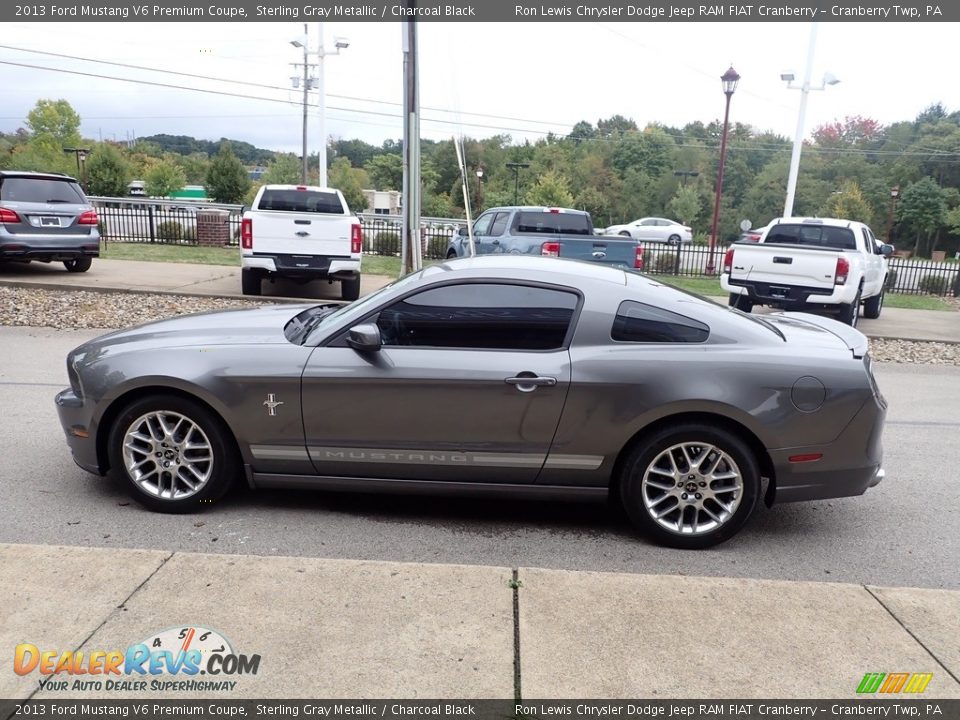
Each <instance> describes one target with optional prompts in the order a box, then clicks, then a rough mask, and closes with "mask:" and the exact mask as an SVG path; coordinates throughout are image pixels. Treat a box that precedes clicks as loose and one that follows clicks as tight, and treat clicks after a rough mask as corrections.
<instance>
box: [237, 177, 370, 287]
mask: <svg viewBox="0 0 960 720" xmlns="http://www.w3.org/2000/svg"><path fill="white" fill-rule="evenodd" d="M240 248H241V256H240V259H241V265H242V268H243V269H242V270H241V272H240V286H241V290H242V291H243V294H244V295H259V294H260V292H261V290H262V282H263V280H271V281H273V280H275V279H276V278H281V277H283V278H290V279H293V280H297V281H300V282H309V281H311V280H329V281H330V282H334V281H339V282H340V296H341V297H342V298H343V299H344V300H356V299H357V298H358V297H360V260H361V256H362V253H363V228H362V226H361V225H360V218H358V217H357V216H356V215H354V214H353V213H352V212H350V208H348V207H347V201H346V200H345V199H344V197H343V193H341V192H340V191H339V190H336V189H334V188H321V187H313V186H308V185H264V186H263V187H261V188H260V190H259V191H257V196H256V197H255V198H254V200H253V205H252V206H251V208H250V209H249V210H247V211H246V212H245V213H244V214H243V220H242V221H241V225H240Z"/></svg>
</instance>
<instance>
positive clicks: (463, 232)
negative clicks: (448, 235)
mask: <svg viewBox="0 0 960 720" xmlns="http://www.w3.org/2000/svg"><path fill="white" fill-rule="evenodd" d="M469 234H470V233H469V232H468V231H467V228H465V227H462V228H458V229H457V235H459V236H460V237H467V236H468V235H469Z"/></svg>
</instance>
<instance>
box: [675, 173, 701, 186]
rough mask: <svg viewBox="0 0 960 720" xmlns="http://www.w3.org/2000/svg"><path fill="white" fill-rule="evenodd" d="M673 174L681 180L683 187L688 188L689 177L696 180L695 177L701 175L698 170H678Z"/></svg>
mask: <svg viewBox="0 0 960 720" xmlns="http://www.w3.org/2000/svg"><path fill="white" fill-rule="evenodd" d="M673 174H674V175H675V176H676V177H678V178H680V184H681V185H682V186H683V187H686V186H687V178H688V177H691V178H695V177H697V176H698V175H700V173H699V172H697V171H696V170H677V171H676V172H674V173H673Z"/></svg>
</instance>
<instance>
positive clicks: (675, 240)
mask: <svg viewBox="0 0 960 720" xmlns="http://www.w3.org/2000/svg"><path fill="white" fill-rule="evenodd" d="M604 234H605V235H623V236H625V237H632V238H633V239H634V240H640V241H641V242H662V243H667V244H668V245H679V244H681V243H689V242H693V230H692V229H691V228H689V227H687V226H686V225H681V224H680V223H678V222H676V221H674V220H668V219H667V218H657V217H648V218H640V219H639V220H634V221H633V222H632V223H627V224H626V225H611V226H610V227H608V228H607V229H606V230H605V231H604Z"/></svg>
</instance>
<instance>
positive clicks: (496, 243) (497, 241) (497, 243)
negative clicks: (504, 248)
mask: <svg viewBox="0 0 960 720" xmlns="http://www.w3.org/2000/svg"><path fill="white" fill-rule="evenodd" d="M490 244H491V245H499V244H500V241H499V240H491V241H490Z"/></svg>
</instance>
